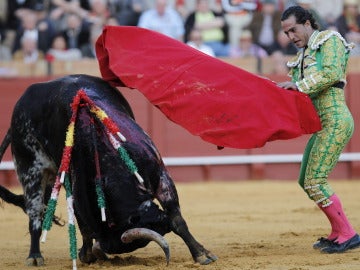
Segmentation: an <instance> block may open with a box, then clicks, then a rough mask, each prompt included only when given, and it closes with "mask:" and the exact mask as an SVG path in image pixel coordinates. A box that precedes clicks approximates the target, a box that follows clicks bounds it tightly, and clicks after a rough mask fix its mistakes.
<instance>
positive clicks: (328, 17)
mask: <svg viewBox="0 0 360 270" xmlns="http://www.w3.org/2000/svg"><path fill="white" fill-rule="evenodd" d="M312 2H313V3H312V7H313V8H314V9H315V10H316V11H317V13H318V14H319V16H321V18H322V19H323V20H324V21H325V24H326V25H327V28H329V26H330V25H332V24H334V23H335V20H336V18H338V17H339V16H340V15H341V13H342V10H343V0H326V1H324V0H313V1H312Z"/></svg>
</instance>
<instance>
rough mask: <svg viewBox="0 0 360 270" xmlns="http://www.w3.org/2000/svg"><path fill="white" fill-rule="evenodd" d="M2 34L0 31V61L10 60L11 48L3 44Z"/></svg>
mask: <svg viewBox="0 0 360 270" xmlns="http://www.w3.org/2000/svg"><path fill="white" fill-rule="evenodd" d="M2 37H3V34H2V32H0V62H4V61H10V60H11V59H12V55H11V50H10V48H9V47H7V46H6V45H4V44H3V38H2Z"/></svg>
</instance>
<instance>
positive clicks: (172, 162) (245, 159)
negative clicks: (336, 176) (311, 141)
mask: <svg viewBox="0 0 360 270" xmlns="http://www.w3.org/2000/svg"><path fill="white" fill-rule="evenodd" d="M301 159H302V154H278V155H241V156H197V157H164V158H163V160H164V163H165V165H166V166H199V165H233V164H254V163H298V162H301ZM339 161H340V162H345V161H360V152H358V153H343V154H341V155H340V160H339ZM14 169H15V166H14V163H13V162H12V161H3V162H1V163H0V170H14Z"/></svg>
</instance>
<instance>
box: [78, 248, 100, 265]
mask: <svg viewBox="0 0 360 270" xmlns="http://www.w3.org/2000/svg"><path fill="white" fill-rule="evenodd" d="M79 259H80V261H81V262H82V263H87V264H90V263H93V262H95V261H96V257H95V256H94V255H93V254H92V252H87V251H86V250H85V249H84V248H81V249H80V252H79Z"/></svg>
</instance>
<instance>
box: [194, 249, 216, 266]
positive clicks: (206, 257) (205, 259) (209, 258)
mask: <svg viewBox="0 0 360 270" xmlns="http://www.w3.org/2000/svg"><path fill="white" fill-rule="evenodd" d="M217 259H218V257H217V256H215V255H214V254H212V253H211V252H210V251H207V252H205V253H204V254H202V255H201V256H198V257H196V258H195V261H196V262H197V263H199V264H201V265H206V264H209V263H212V262H215V261H216V260H217Z"/></svg>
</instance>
